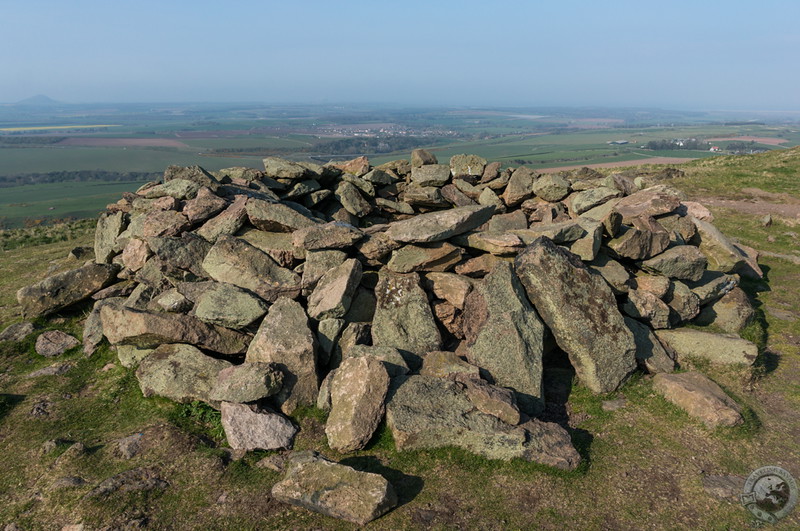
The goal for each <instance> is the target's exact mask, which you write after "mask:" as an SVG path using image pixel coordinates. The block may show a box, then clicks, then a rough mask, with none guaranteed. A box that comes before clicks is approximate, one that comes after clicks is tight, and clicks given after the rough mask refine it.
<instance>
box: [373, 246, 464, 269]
mask: <svg viewBox="0 0 800 531" xmlns="http://www.w3.org/2000/svg"><path fill="white" fill-rule="evenodd" d="M463 252H464V251H463V249H461V248H460V247H456V246H455V245H452V244H450V243H447V242H441V241H440V242H433V243H429V244H424V245H404V246H403V247H401V248H400V249H397V250H396V251H394V252H393V253H392V258H391V259H390V260H389V262H388V263H387V264H386V267H387V268H388V269H389V270H391V271H394V272H396V273H412V272H414V271H447V270H448V269H451V268H453V267H454V266H455V265H456V264H457V263H458V262H459V261H461V255H462V254H463Z"/></svg>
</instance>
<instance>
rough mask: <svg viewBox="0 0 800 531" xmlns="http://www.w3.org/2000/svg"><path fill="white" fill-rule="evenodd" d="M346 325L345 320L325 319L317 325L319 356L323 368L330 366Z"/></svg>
mask: <svg viewBox="0 0 800 531" xmlns="http://www.w3.org/2000/svg"><path fill="white" fill-rule="evenodd" d="M346 323H347V321H345V320H344V319H323V320H321V321H320V322H319V324H318V325H317V345H318V349H317V354H318V359H319V365H320V366H321V367H325V366H327V365H328V362H329V361H330V358H331V355H332V354H333V351H334V349H335V348H336V342H337V341H338V340H339V334H341V332H342V330H344V327H345V324H346Z"/></svg>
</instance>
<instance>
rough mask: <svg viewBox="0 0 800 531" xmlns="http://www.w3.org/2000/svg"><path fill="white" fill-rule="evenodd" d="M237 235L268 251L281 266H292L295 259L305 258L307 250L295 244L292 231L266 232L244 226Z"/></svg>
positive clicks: (260, 249) (259, 248) (257, 247)
mask: <svg viewBox="0 0 800 531" xmlns="http://www.w3.org/2000/svg"><path fill="white" fill-rule="evenodd" d="M236 237H237V238H239V239H241V240H244V241H246V242H247V243H249V244H250V245H252V246H253V247H255V248H256V249H258V250H259V251H263V252H265V253H267V254H268V255H269V256H270V257H271V258H272V259H273V260H275V262H276V263H277V264H278V265H279V266H281V267H286V268H291V267H292V266H293V265H294V263H295V260H298V259H303V258H305V250H304V249H298V248H296V247H295V246H294V242H293V240H292V233H290V232H265V231H262V230H258V229H252V228H243V229H242V230H240V231H239V232H237V233H236Z"/></svg>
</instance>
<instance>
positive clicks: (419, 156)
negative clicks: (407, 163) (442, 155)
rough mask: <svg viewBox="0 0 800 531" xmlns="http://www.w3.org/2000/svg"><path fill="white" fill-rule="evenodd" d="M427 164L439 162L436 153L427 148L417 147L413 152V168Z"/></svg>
mask: <svg viewBox="0 0 800 531" xmlns="http://www.w3.org/2000/svg"><path fill="white" fill-rule="evenodd" d="M426 164H439V161H438V160H437V159H436V155H434V154H433V153H431V152H430V151H428V150H426V149H415V150H413V151H412V152H411V167H412V168H418V167H420V166H424V165H426Z"/></svg>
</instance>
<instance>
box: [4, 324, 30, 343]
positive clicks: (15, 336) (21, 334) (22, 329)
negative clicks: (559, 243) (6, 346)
mask: <svg viewBox="0 0 800 531" xmlns="http://www.w3.org/2000/svg"><path fill="white" fill-rule="evenodd" d="M34 330H36V327H35V326H34V325H33V323H32V322H30V321H22V322H21V323H14V324H12V325H9V326H7V327H6V328H5V329H3V331H2V332H0V341H22V340H23V339H25V338H26V337H28V336H29V335H31V334H32V333H33V332H34Z"/></svg>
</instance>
